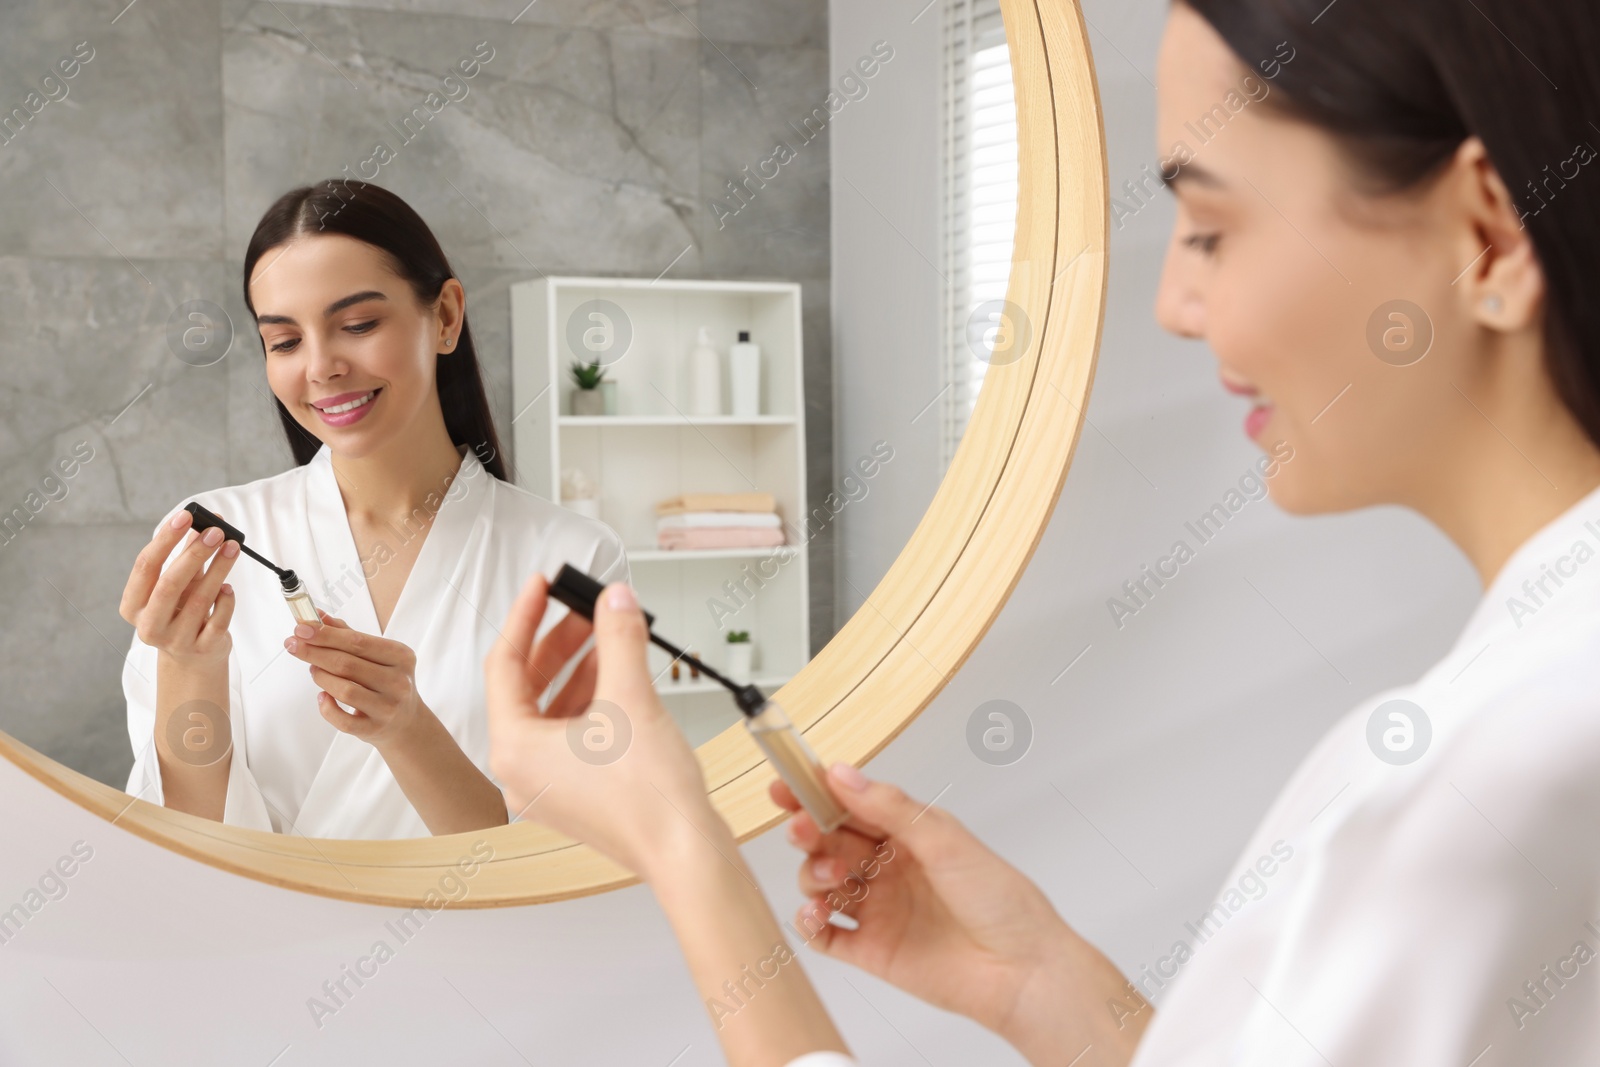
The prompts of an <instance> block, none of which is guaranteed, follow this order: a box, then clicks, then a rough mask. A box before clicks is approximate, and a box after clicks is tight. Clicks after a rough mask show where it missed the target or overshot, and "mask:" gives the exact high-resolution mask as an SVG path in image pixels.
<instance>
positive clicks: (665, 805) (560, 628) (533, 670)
mask: <svg viewBox="0 0 1600 1067" xmlns="http://www.w3.org/2000/svg"><path fill="white" fill-rule="evenodd" d="M548 588H549V586H548V582H547V581H546V579H545V577H544V576H543V575H542V574H536V575H534V576H533V577H532V578H531V579H529V581H528V584H527V585H525V586H524V587H523V589H522V592H521V593H520V594H519V595H518V597H517V600H516V603H515V604H513V605H512V607H511V611H510V613H509V614H508V615H507V616H506V621H505V627H504V630H503V632H502V635H501V638H500V639H499V640H498V641H496V642H495V646H494V649H493V650H492V651H491V652H490V653H489V655H488V657H487V658H486V659H485V660H484V674H485V688H486V692H487V700H488V705H489V742H490V755H489V766H490V770H491V771H492V772H493V774H494V776H495V778H496V779H498V780H499V782H500V783H501V788H502V791H503V792H504V793H505V799H506V805H507V807H509V808H510V810H511V811H512V812H513V813H520V815H521V816H522V817H523V818H526V819H529V820H533V821H537V822H540V823H543V824H545V825H547V826H550V827H551V828H553V829H555V830H557V831H559V832H561V833H563V834H566V835H567V836H568V837H572V838H575V839H576V840H579V841H583V842H586V843H588V844H590V845H592V846H593V847H594V848H596V849H597V850H599V851H600V852H601V853H603V854H605V855H606V856H608V857H610V858H611V859H613V860H615V861H616V862H618V863H620V864H622V865H623V866H624V867H627V868H628V869H629V870H631V871H634V872H635V873H637V874H640V875H642V876H643V877H644V878H646V879H647V880H648V879H650V878H651V877H652V872H654V871H655V870H656V869H657V867H658V864H660V863H664V862H668V861H669V858H670V856H671V855H672V852H673V842H675V841H678V840H680V839H682V838H683V836H684V835H685V834H690V835H695V836H696V840H698V835H700V834H701V833H710V832H711V831H712V830H713V829H716V828H717V824H719V823H720V821H721V817H720V816H719V815H717V813H716V811H715V810H714V809H713V808H712V806H711V802H710V799H709V797H708V796H707V794H706V784H705V776H704V775H703V774H702V773H701V770H700V762H699V760H698V759H697V758H696V757H695V754H694V750H693V749H692V748H690V747H689V743H688V741H687V740H686V739H685V738H684V736H683V734H682V732H681V731H680V730H679V729H678V726H677V724H676V723H674V722H673V721H672V717H671V716H670V715H668V714H667V710H666V708H664V707H662V705H661V700H660V698H659V697H658V696H657V695H656V691H655V687H654V686H653V685H652V683H651V678H650V672H649V667H648V664H647V662H646V656H645V652H646V649H647V647H648V645H649V636H648V631H647V630H646V628H645V622H644V616H643V615H642V614H641V613H640V611H639V606H638V603H637V601H636V600H635V599H634V597H633V591H632V590H631V589H629V588H628V587H627V585H626V584H624V583H620V582H618V583H614V584H612V585H610V586H607V587H606V590H605V592H604V593H603V594H602V595H601V596H600V598H599V600H598V602H597V603H596V605H595V621H594V624H593V631H594V635H595V643H596V647H595V649H594V650H593V651H592V652H590V653H589V655H588V656H586V657H585V658H584V661H583V662H582V663H580V665H579V667H578V669H577V671H576V672H575V673H574V675H573V677H572V678H571V680H569V682H568V684H567V685H566V686H565V687H564V689H563V690H562V692H561V693H560V694H559V695H558V696H557V697H556V698H555V700H554V701H553V702H552V703H551V706H550V709H549V711H548V712H547V713H545V714H541V713H540V711H539V699H540V697H541V695H542V694H543V693H544V692H545V691H546V690H547V689H548V688H549V686H550V683H551V680H552V679H553V678H554V677H555V676H556V674H557V673H558V672H559V670H560V669H561V666H562V664H563V663H565V662H566V661H567V660H568V659H570V658H571V656H572V655H573V654H574V653H575V652H576V650H577V648H578V647H579V646H580V645H581V644H582V643H583V641H584V639H585V638H586V637H587V633H588V630H589V629H590V624H589V622H588V620H586V619H583V618H582V616H578V615H576V614H572V615H569V616H568V617H567V618H566V619H563V620H562V621H561V622H560V623H558V624H557V625H556V626H554V627H552V628H551V630H550V632H549V633H548V634H546V635H545V636H544V637H543V638H542V639H540V640H539V641H538V643H537V644H535V642H534V635H535V634H536V633H537V632H538V628H539V622H540V620H541V619H543V618H544V613H545V610H546V608H547V606H548V603H549V598H548ZM591 697H592V699H591Z"/></svg>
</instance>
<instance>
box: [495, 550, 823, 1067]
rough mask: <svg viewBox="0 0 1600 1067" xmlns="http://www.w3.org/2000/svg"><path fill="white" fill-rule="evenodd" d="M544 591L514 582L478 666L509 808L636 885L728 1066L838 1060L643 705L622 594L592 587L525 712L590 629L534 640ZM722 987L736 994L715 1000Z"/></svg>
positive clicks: (695, 766)
mask: <svg viewBox="0 0 1600 1067" xmlns="http://www.w3.org/2000/svg"><path fill="white" fill-rule="evenodd" d="M547 588H548V587H547V585H546V582H545V579H544V576H543V575H535V576H534V577H533V578H531V579H530V580H529V581H528V584H527V585H526V586H524V587H523V590H522V593H521V595H520V596H518V597H517V602H516V604H515V605H513V606H512V608H511V612H510V614H509V615H508V616H507V617H506V622H505V629H504V631H503V634H502V638H501V640H499V641H497V642H496V643H495V647H494V650H493V651H492V652H490V653H489V656H488V658H487V659H486V660H485V661H484V673H485V675H486V683H487V686H488V695H489V738H490V742H491V744H492V755H491V756H490V765H491V766H492V767H493V769H494V773H495V777H497V778H499V779H500V781H501V783H502V784H503V785H504V787H505V796H506V800H507V802H508V803H509V805H510V807H511V809H512V810H513V811H514V812H518V813H523V812H525V813H526V814H527V816H528V817H529V818H530V819H535V820H537V821H539V822H541V823H544V824H546V825H548V826H551V827H553V828H554V829H556V830H559V831H561V832H562V833H564V834H566V835H567V836H569V837H572V838H575V839H577V840H579V841H583V842H586V843H588V844H589V845H591V846H593V847H594V848H595V849H597V850H598V851H600V852H601V853H603V854H605V855H606V856H609V857H610V858H611V859H613V860H615V861H616V862H618V863H620V864H622V865H623V866H624V867H627V868H628V869H629V870H632V871H634V872H636V873H638V874H640V875H641V876H643V878H644V880H645V881H646V882H648V883H649V884H650V888H651V889H652V890H653V891H654V893H655V895H656V900H657V902H658V903H659V904H660V905H661V910H662V912H663V913H664V914H665V915H666V916H667V921H668V922H670V923H671V924H672V930H673V933H674V934H675V935H676V936H677V939H678V944H679V946H680V947H681V948H682V949H683V955H684V960H685V962H686V963H687V964H688V965H689V973H690V974H691V975H692V976H693V977H694V982H695V987H696V989H697V990H698V991H699V994H700V996H701V997H702V998H703V1000H704V1003H705V1005H706V1011H707V1012H708V1013H709V1014H710V1016H711V1021H712V1023H713V1024H714V1025H715V1027H716V1031H717V1040H718V1041H719V1042H720V1043H721V1045H722V1052H723V1056H724V1057H725V1058H726V1060H727V1062H728V1064H729V1065H730V1067H780V1065H782V1064H787V1063H789V1062H790V1061H792V1060H794V1059H796V1058H798V1057H799V1056H801V1055H803V1054H805V1053H808V1052H816V1051H819V1050H829V1049H831V1050H836V1051H844V1050H845V1044H844V1041H843V1040H842V1039H841V1038H840V1036H839V1031H838V1030H837V1029H835V1028H834V1025H833V1022H832V1020H831V1019H829V1018H828V1013H827V1011H826V1010H825V1009H824V1008H823V1006H822V1002H821V1001H820V1000H818V999H817V994H816V990H815V989H813V988H812V986H811V982H810V980H809V979H808V978H807V977H806V973H805V971H804V970H803V969H802V968H801V966H800V963H799V962H798V961H797V960H796V959H795V956H794V953H793V952H792V951H791V949H790V947H789V945H788V944H787V942H786V941H785V940H784V935H783V930H782V928H781V927H780V926H779V925H778V920H777V917H776V916H774V915H773V914H772V908H771V907H770V906H769V905H768V904H767V899H766V897H764V896H762V895H761V890H760V888H759V887H758V886H757V885H756V880H755V876H754V875H753V874H752V873H751V872H750V869H749V867H748V866H747V865H746V864H745V862H744V857H743V856H742V855H740V853H739V846H738V844H737V843H736V842H735V841H734V839H733V832H732V831H731V830H729V829H728V824H727V823H725V822H723V821H722V817H721V816H720V815H718V814H717V812H716V809H715V808H713V807H712V806H711V801H710V798H709V797H708V796H707V795H706V783H705V776H704V775H703V774H701V772H700V762H699V760H697V759H696V758H695V754H694V750H693V749H691V748H690V747H689V743H688V742H687V741H686V740H684V737H683V734H682V733H681V732H680V731H679V730H678V726H677V724H676V723H674V722H673V721H672V718H671V717H670V716H669V715H668V714H667V712H666V709H665V708H663V707H662V706H661V701H660V700H659V699H658V698H657V696H656V691H655V687H654V686H653V685H652V684H651V679H650V671H649V666H648V663H647V660H646V657H645V652H646V649H647V648H648V646H649V635H648V631H647V630H646V628H645V622H644V616H643V615H641V614H640V612H639V605H638V603H637V602H636V601H635V600H634V597H633V590H631V589H629V588H628V587H627V586H626V585H624V584H622V583H616V584H613V585H610V586H607V587H606V589H605V591H604V593H602V594H601V596H600V598H599V601H598V602H597V603H596V604H595V621H594V626H593V631H594V635H595V642H596V648H595V650H594V651H593V652H592V653H590V654H589V655H588V656H585V657H584V659H583V660H582V661H581V662H580V663H579V666H578V669H577V671H576V673H575V674H574V675H573V677H572V679H571V680H570V681H569V682H568V684H567V685H566V687H564V688H563V689H562V691H561V692H560V693H559V694H557V695H556V697H555V699H554V700H553V701H552V702H551V704H550V708H549V710H548V712H547V713H545V714H543V715H541V714H540V713H539V700H540V698H541V696H542V695H543V694H544V693H545V692H546V691H548V690H549V688H550V685H551V682H552V679H554V678H555V677H556V675H557V674H558V673H559V671H560V670H561V667H562V665H563V664H565V663H566V662H568V661H569V660H570V659H571V658H572V657H573V655H574V654H576V652H577V650H578V648H579V647H580V646H581V645H582V644H583V643H584V640H585V639H586V637H587V635H588V633H589V630H590V626H589V623H588V621H587V620H585V619H584V618H583V617H582V616H580V615H575V614H569V615H568V616H567V617H566V618H565V619H563V620H561V622H559V623H557V624H556V625H555V626H553V627H551V629H550V632H549V633H547V634H546V635H545V636H544V637H543V638H542V639H540V641H539V642H538V644H537V645H536V644H534V635H535V634H536V633H537V632H538V628H539V620H540V619H542V618H543V617H544V612H545V607H546V604H547ZM591 687H592V692H591ZM591 695H592V697H593V699H592V701H591V700H590V697H591ZM757 973H759V975H760V977H756V974H757ZM752 981H754V982H755V984H756V986H757V987H758V988H759V990H760V992H759V995H752V991H751V986H750V983H751V982H752ZM736 983H739V984H740V988H741V989H742V991H743V994H744V995H742V996H741V995H737V994H731V993H730V991H731V990H733V989H734V987H735V984H736Z"/></svg>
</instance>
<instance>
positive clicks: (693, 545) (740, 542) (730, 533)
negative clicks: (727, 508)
mask: <svg viewBox="0 0 1600 1067" xmlns="http://www.w3.org/2000/svg"><path fill="white" fill-rule="evenodd" d="M656 541H657V543H658V544H660V546H661V547H662V548H671V549H687V550H695V549H700V550H705V549H717V548H776V547H778V546H779V545H781V544H783V531H782V530H781V529H771V528H768V529H757V528H753V527H739V526H727V527H705V526H696V527H692V528H690V529H687V530H659V531H657V532H656Z"/></svg>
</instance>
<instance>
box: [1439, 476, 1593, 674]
mask: <svg viewBox="0 0 1600 1067" xmlns="http://www.w3.org/2000/svg"><path fill="white" fill-rule="evenodd" d="M1580 542H1581V543H1582V544H1583V545H1584V546H1586V547H1583V548H1580V547H1579V543H1580ZM1574 549H1577V550H1578V551H1577V552H1575V551H1574ZM1580 555H1581V556H1582V557H1583V561H1582V562H1578V557H1579V556H1580ZM1563 557H1565V558H1563ZM1558 565H1559V568H1560V569H1561V570H1565V571H1568V572H1570V573H1567V574H1560V573H1558V574H1557V575H1556V577H1557V578H1559V579H1560V580H1561V584H1560V585H1557V584H1556V581H1555V579H1554V578H1549V577H1547V574H1548V573H1549V572H1551V571H1556V570H1557V569H1558ZM1540 578H1545V579H1546V580H1545V585H1544V589H1543V590H1542V591H1541V589H1540V588H1539V585H1538V582H1539V579H1540ZM1525 582H1526V583H1527V585H1528V587H1531V591H1530V588H1526V587H1525V586H1524V583H1525ZM1597 586H1600V487H1596V488H1595V489H1593V490H1591V491H1590V492H1589V493H1588V494H1586V495H1585V496H1584V497H1583V498H1582V499H1580V500H1578V502H1577V503H1575V504H1573V505H1572V506H1571V507H1569V508H1568V509H1567V510H1566V511H1563V512H1562V513H1561V514H1560V515H1557V516H1556V517H1555V518H1554V519H1551V520H1550V521H1549V522H1548V523H1546V524H1545V525H1544V526H1542V527H1540V528H1539V529H1538V530H1537V531H1536V532H1535V533H1534V534H1533V535H1532V536H1531V537H1529V538H1528V539H1527V540H1526V541H1524V542H1522V544H1521V545H1520V546H1518V548H1517V550H1516V551H1515V552H1513V553H1512V554H1511V556H1510V558H1509V559H1507V560H1506V562H1505V564H1504V565H1503V566H1502V567H1501V568H1500V573H1498V574H1496V575H1495V577H1494V580H1493V581H1492V582H1490V583H1489V589H1488V591H1487V592H1485V593H1484V595H1483V599H1482V600H1480V601H1479V602H1478V606H1477V608H1475V609H1474V610H1473V612H1472V616H1471V618H1469V619H1468V620H1467V625H1466V627H1465V629H1463V630H1462V632H1461V636H1460V637H1459V638H1457V639H1456V643H1455V648H1454V650H1453V651H1466V652H1468V653H1469V654H1471V653H1477V652H1479V651H1482V649H1483V648H1484V647H1485V645H1486V643H1488V642H1490V641H1494V640H1499V639H1500V638H1501V637H1506V636H1511V635H1514V634H1517V633H1518V632H1519V631H1521V630H1526V629H1528V628H1529V627H1530V626H1534V625H1536V624H1539V623H1542V622H1545V621H1548V620H1549V619H1553V618H1556V617H1558V616H1560V615H1562V614H1565V613H1566V612H1567V611H1571V610H1575V609H1577V608H1579V607H1581V606H1584V605H1585V604H1586V603H1588V602H1589V601H1592V600H1593V598H1594V595H1595V594H1594V592H1593V590H1594V589H1595V588H1596V587H1597ZM1519 623H1520V625H1519Z"/></svg>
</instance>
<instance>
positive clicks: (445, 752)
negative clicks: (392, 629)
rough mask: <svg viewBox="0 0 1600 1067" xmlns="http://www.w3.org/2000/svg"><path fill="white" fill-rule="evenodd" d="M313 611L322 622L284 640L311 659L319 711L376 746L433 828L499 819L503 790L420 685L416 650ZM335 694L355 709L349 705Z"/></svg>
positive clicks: (446, 830) (464, 828)
mask: <svg viewBox="0 0 1600 1067" xmlns="http://www.w3.org/2000/svg"><path fill="white" fill-rule="evenodd" d="M318 614H319V615H320V616H321V617H322V625H321V626H309V625H307V624H306V623H300V624H299V625H297V626H296V627H295V628H294V636H293V637H291V638H289V639H288V640H286V641H284V643H283V647H284V648H286V649H288V650H289V652H290V653H292V654H293V655H294V656H295V658H297V659H299V660H301V661H303V662H305V663H308V664H310V665H311V680H312V681H314V682H316V683H317V686H318V687H319V688H320V689H321V690H322V691H321V692H320V693H318V694H317V710H318V711H320V712H321V713H322V717H323V718H324V719H326V720H327V721H328V722H329V723H330V724H332V726H333V728H334V729H336V730H340V731H342V732H344V733H347V734H350V735H352V736H354V737H358V738H360V739H361V740H363V741H365V742H367V743H368V744H369V745H371V746H372V747H373V748H375V749H377V750H378V752H379V753H380V754H381V755H382V756H383V761H384V763H386V764H388V766H389V771H390V773H391V774H393V775H394V779H395V782H396V783H397V784H398V785H399V786H400V791H401V792H403V793H404V794H405V795H406V799H407V800H409V801H410V802H411V806H412V807H413V808H415V809H416V812H417V815H418V816H420V817H421V819H422V821H423V823H424V824H425V825H426V826H427V827H428V831H429V832H430V833H434V834H459V833H466V832H468V831H471V830H481V829H484V828H485V827H489V826H504V825H505V823H506V809H505V804H504V803H503V802H502V800H501V797H500V790H498V789H496V788H495V786H494V783H493V782H491V781H489V779H488V778H487V777H486V776H485V775H484V773H483V772H482V771H481V770H479V769H478V768H477V767H476V766H475V765H474V764H473V762H472V760H470V759H468V758H467V754H466V753H465V752H463V751H461V746H460V745H458V744H457V743H456V740H455V738H454V737H453V736H451V734H450V731H449V730H448V729H446V728H445V725H444V724H443V723H442V722H440V721H439V717H438V716H437V715H435V714H434V713H433V711H432V710H431V709H430V708H429V707H428V706H427V705H426V704H424V703H423V702H422V697H421V696H420V695H419V694H418V693H417V679H416V673H417V657H416V655H415V653H413V652H412V651H411V649H410V648H408V647H406V646H405V645H403V644H401V643H400V642H399V641H391V640H389V639H388V638H385V637H375V636H373V635H372V634H364V633H361V632H360V631H357V630H352V629H351V628H350V626H349V624H348V623H346V622H344V621H343V620H342V619H336V618H334V617H333V616H332V615H329V614H328V613H327V612H325V611H319V612H318ZM336 701H339V702H343V703H345V704H348V705H349V706H350V707H351V708H353V709H355V710H354V711H349V712H347V711H345V710H344V709H343V708H341V707H340V706H339V704H338V703H336Z"/></svg>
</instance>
